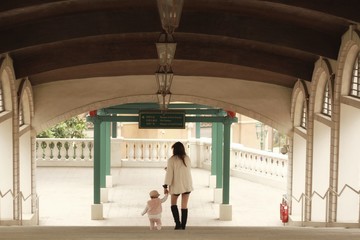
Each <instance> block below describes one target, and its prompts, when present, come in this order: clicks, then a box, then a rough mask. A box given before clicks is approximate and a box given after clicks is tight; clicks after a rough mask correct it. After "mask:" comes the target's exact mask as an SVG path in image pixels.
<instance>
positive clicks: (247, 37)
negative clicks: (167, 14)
mask: <svg viewBox="0 0 360 240" xmlns="http://www.w3.org/2000/svg"><path fill="white" fill-rule="evenodd" d="M359 9H360V1H358V0H344V1H339V0H316V1H315V0H309V1H304V0H264V1H256V0H185V2H184V6H183V11H182V16H181V20H180V25H179V27H178V28H177V29H176V31H175V33H174V37H175V39H176V41H177V43H178V45H177V50H176V54H175V61H174V63H173V70H174V73H175V74H176V75H178V76H195V77H196V76H199V77H216V78H231V79H244V80H249V81H255V82H262V83H270V84H274V85H277V86H282V87H285V88H289V89H291V88H292V87H293V86H294V83H295V82H296V81H297V80H298V79H303V80H305V81H311V76H312V72H313V68H314V62H315V61H316V60H317V59H319V57H321V56H322V57H325V58H329V59H334V60H336V59H337V54H338V51H339V47H340V43H341V36H342V35H343V34H344V33H345V32H346V31H347V29H348V28H349V26H350V25H353V24H355V25H356V24H359V23H360V14H359ZM160 32H161V22H160V19H159V14H158V10H157V4H156V1H155V0H11V1H1V3H0V36H1V37H0V53H3V54H5V53H7V54H9V56H10V57H11V58H12V59H13V64H14V69H15V73H16V77H17V78H23V77H28V78H29V80H30V81H31V83H32V85H33V86H35V87H36V86H38V85H41V84H44V83H49V82H56V81H60V80H70V79H88V78H92V77H111V76H129V75H130V76H131V75H153V74H154V72H155V70H156V67H157V53H156V48H155V44H154V43H155V42H156V41H157V39H158V37H159V33H160Z"/></svg>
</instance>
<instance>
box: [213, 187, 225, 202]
mask: <svg viewBox="0 0 360 240" xmlns="http://www.w3.org/2000/svg"><path fill="white" fill-rule="evenodd" d="M222 201H223V190H222V188H215V189H214V203H222Z"/></svg>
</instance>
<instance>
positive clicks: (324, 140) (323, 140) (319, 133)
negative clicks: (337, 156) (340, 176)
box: [311, 121, 331, 222]
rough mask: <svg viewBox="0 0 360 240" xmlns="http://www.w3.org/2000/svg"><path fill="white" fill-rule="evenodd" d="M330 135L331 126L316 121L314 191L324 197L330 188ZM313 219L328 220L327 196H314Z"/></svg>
mask: <svg viewBox="0 0 360 240" xmlns="http://www.w3.org/2000/svg"><path fill="white" fill-rule="evenodd" d="M330 137H331V128H330V127H329V126H326V125H325V124H323V123H321V122H318V121H315V122H314V145H313V174H312V191H316V192H317V193H319V194H320V195H321V196H322V197H323V196H324V195H325V193H326V191H327V190H328V188H329V176H330V145H331V139H330ZM311 220H312V221H318V222H325V221H326V198H325V199H321V198H320V197H319V196H317V195H314V196H313V198H312V206H311Z"/></svg>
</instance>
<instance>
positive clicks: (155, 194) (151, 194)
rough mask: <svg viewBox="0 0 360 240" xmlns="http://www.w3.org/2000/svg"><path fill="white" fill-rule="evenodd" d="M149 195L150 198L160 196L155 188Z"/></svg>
mask: <svg viewBox="0 0 360 240" xmlns="http://www.w3.org/2000/svg"><path fill="white" fill-rule="evenodd" d="M149 195H150V197H151V198H157V197H159V196H160V194H159V192H158V191H156V190H152V191H151V192H150V194H149Z"/></svg>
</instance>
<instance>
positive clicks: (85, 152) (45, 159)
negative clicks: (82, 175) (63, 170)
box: [36, 138, 94, 166]
mask: <svg viewBox="0 0 360 240" xmlns="http://www.w3.org/2000/svg"><path fill="white" fill-rule="evenodd" d="M93 146H94V144H93V139H67V138H38V139H37V140H36V160H37V164H38V165H39V166H42V165H48V164H49V163H50V166H56V165H59V164H60V165H61V164H67V165H83V166H87V165H91V164H92V161H93V152H94V149H93V148H94V147H93ZM71 162H73V164H71Z"/></svg>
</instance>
